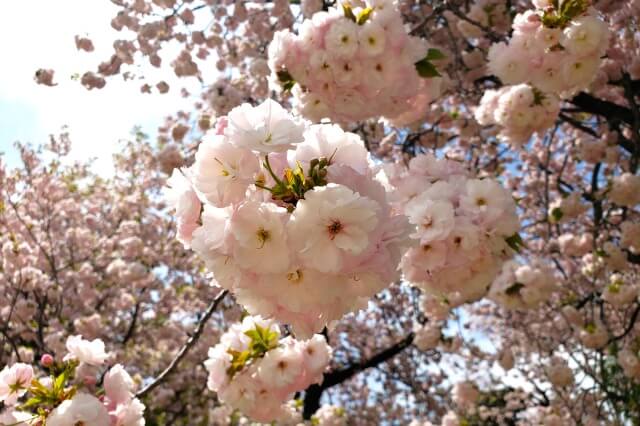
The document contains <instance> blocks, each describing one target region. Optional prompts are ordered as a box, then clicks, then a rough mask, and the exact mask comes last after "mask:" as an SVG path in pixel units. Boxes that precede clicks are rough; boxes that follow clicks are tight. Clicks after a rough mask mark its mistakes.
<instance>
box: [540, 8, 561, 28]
mask: <svg viewBox="0 0 640 426" xmlns="http://www.w3.org/2000/svg"><path fill="white" fill-rule="evenodd" d="M565 24H566V20H565V19H564V18H563V17H562V16H561V15H559V14H558V13H556V12H553V11H545V12H544V13H543V14H542V25H543V26H545V27H547V28H559V27H563V26H564V25H565Z"/></svg>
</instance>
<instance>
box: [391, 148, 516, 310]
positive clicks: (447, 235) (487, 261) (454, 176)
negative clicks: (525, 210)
mask: <svg viewBox="0 0 640 426" xmlns="http://www.w3.org/2000/svg"><path fill="white" fill-rule="evenodd" d="M387 171H388V175H389V181H390V184H391V185H393V187H394V189H395V193H396V196H397V200H396V201H397V207H398V208H399V209H403V210H404V213H405V214H406V215H407V216H408V218H409V222H410V223H411V225H413V233H412V234H411V235H410V237H411V238H412V239H413V240H414V243H415V244H414V246H413V247H411V248H410V249H409V250H408V251H407V253H406V254H405V255H404V257H403V258H402V261H401V263H400V266H401V268H402V272H403V274H404V278H405V279H406V280H407V281H409V282H411V283H412V284H414V285H416V286H418V287H420V288H422V289H423V290H425V291H426V292H428V293H432V294H435V295H439V296H445V297H446V298H447V300H448V302H449V303H451V304H452V305H453V306H456V305H458V304H460V303H463V302H466V301H471V300H476V299H478V298H480V297H482V296H484V294H485V293H486V292H487V290H488V288H489V286H490V284H491V282H492V281H493V279H494V278H495V276H496V275H497V273H498V272H499V271H500V268H501V266H502V264H503V262H504V261H505V260H507V259H509V258H510V257H511V256H512V255H513V253H514V250H513V249H517V248H518V245H519V244H520V241H519V237H518V234H517V232H518V229H519V223H518V217H517V215H516V204H515V201H514V199H513V197H512V195H511V193H509V191H507V190H506V189H505V188H503V187H502V186H501V185H500V184H499V183H498V182H497V181H496V180H494V179H490V178H485V179H475V178H473V177H472V176H471V175H470V174H469V173H468V172H467V171H466V170H465V168H464V167H463V165H462V164H461V163H459V162H456V161H453V160H448V159H441V160H439V159H437V158H436V157H435V156H434V155H432V154H425V155H419V156H417V157H415V158H413V159H411V161H410V162H409V166H408V168H407V167H403V166H400V165H396V166H395V167H388V168H387Z"/></svg>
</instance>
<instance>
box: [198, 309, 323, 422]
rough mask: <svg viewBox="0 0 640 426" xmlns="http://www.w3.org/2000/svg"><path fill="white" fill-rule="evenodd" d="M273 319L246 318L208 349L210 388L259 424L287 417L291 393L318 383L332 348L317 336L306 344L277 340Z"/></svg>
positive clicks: (278, 335)
mask: <svg viewBox="0 0 640 426" xmlns="http://www.w3.org/2000/svg"><path fill="white" fill-rule="evenodd" d="M280 337H281V336H280V329H279V327H278V326H277V325H276V324H275V323H274V322H272V321H268V320H264V319H262V318H261V317H251V316H247V317H245V318H244V320H243V321H242V323H237V324H234V325H232V326H231V327H230V328H229V330H228V331H227V332H226V333H225V334H223V335H222V337H221V338H220V343H218V344H217V345H216V346H215V347H213V348H211V349H210V350H209V359H208V360H207V361H205V366H206V368H207V370H208V371H209V380H208V383H207V385H208V387H209V389H211V390H212V391H215V392H216V393H217V395H218V399H219V400H220V401H222V402H224V403H225V404H228V405H229V406H231V407H233V408H235V409H238V410H240V411H241V412H242V413H243V414H245V415H246V416H248V417H250V418H252V419H254V420H257V421H260V422H272V421H281V419H287V418H289V417H290V416H291V406H290V405H288V404H287V402H288V401H289V400H290V399H291V398H292V397H293V395H294V394H295V392H298V391H301V390H304V389H306V388H307V387H308V386H309V385H311V384H313V383H319V382H320V381H322V373H323V372H324V370H325V368H326V367H327V365H328V363H329V360H330V358H331V348H330V347H329V346H328V345H327V343H326V341H325V339H324V337H323V336H321V335H315V336H313V337H312V338H311V339H309V340H295V339H293V338H292V337H291V336H288V337H285V338H282V339H281V338H280Z"/></svg>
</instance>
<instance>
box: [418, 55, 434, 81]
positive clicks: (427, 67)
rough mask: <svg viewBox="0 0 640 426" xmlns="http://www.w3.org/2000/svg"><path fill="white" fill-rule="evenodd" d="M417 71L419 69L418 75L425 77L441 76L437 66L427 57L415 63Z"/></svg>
mask: <svg viewBox="0 0 640 426" xmlns="http://www.w3.org/2000/svg"><path fill="white" fill-rule="evenodd" d="M415 67H416V71H418V75H420V77H423V78H433V77H440V73H439V72H438V70H437V69H436V67H435V66H434V65H433V64H432V63H431V62H429V60H428V59H427V58H424V59H421V60H419V61H418V62H416V63H415Z"/></svg>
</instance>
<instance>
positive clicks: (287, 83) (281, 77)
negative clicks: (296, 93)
mask: <svg viewBox="0 0 640 426" xmlns="http://www.w3.org/2000/svg"><path fill="white" fill-rule="evenodd" d="M276 76H277V77H278V81H279V82H280V84H281V85H282V90H283V91H285V92H287V91H291V89H293V86H295V84H296V81H295V80H294V79H293V76H292V75H291V74H290V73H289V71H287V70H280V71H277V72H276Z"/></svg>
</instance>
